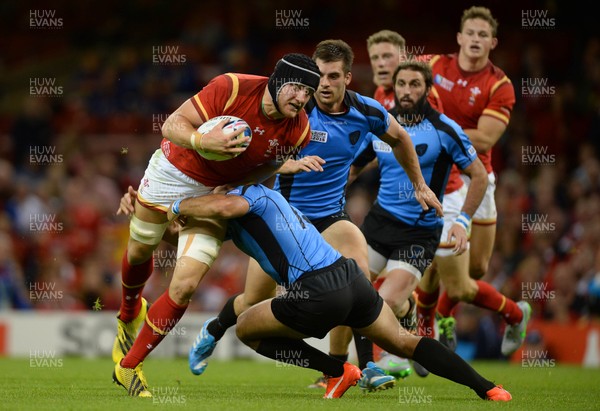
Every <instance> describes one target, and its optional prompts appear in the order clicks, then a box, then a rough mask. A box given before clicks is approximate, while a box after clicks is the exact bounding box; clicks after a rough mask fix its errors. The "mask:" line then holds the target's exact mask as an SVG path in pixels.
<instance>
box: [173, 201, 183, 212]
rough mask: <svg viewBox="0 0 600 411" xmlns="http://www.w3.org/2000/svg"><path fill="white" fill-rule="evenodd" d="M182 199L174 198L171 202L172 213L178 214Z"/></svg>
mask: <svg viewBox="0 0 600 411" xmlns="http://www.w3.org/2000/svg"><path fill="white" fill-rule="evenodd" d="M181 201H182V199H181V198H180V199H179V200H175V201H174V202H173V204H171V212H172V213H173V214H174V215H179V205H180V204H181Z"/></svg>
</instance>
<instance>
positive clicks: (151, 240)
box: [129, 215, 169, 245]
mask: <svg viewBox="0 0 600 411" xmlns="http://www.w3.org/2000/svg"><path fill="white" fill-rule="evenodd" d="M168 226H169V222H168V221H167V222H166V223H149V222H147V221H142V220H140V219H139V218H137V217H136V216H135V215H134V216H133V217H131V221H130V222H129V236H130V237H131V238H133V239H134V240H136V241H139V242H140V243H143V244H148V245H156V244H158V243H160V240H162V237H163V234H164V233H165V230H166V229H167V227H168Z"/></svg>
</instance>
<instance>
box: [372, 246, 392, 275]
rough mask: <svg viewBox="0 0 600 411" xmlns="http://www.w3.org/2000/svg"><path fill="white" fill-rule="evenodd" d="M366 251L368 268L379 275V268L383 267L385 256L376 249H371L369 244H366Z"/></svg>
mask: <svg viewBox="0 0 600 411" xmlns="http://www.w3.org/2000/svg"><path fill="white" fill-rule="evenodd" d="M367 252H368V253H369V270H370V271H371V272H372V273H374V274H376V275H379V274H380V273H381V270H383V268H384V267H385V263H386V261H387V258H385V257H384V256H382V255H381V254H379V253H378V252H377V251H375V250H374V249H373V247H371V246H370V245H368V244H367Z"/></svg>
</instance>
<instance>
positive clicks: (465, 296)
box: [446, 285, 469, 301]
mask: <svg viewBox="0 0 600 411" xmlns="http://www.w3.org/2000/svg"><path fill="white" fill-rule="evenodd" d="M446 293H447V294H448V298H450V299H451V300H453V301H469V291H468V290H467V289H466V287H461V286H456V285H454V286H448V287H447V288H446Z"/></svg>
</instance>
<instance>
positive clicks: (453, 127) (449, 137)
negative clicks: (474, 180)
mask: <svg viewBox="0 0 600 411" xmlns="http://www.w3.org/2000/svg"><path fill="white" fill-rule="evenodd" d="M440 120H441V121H443V122H444V123H446V124H447V126H448V127H444V130H443V137H444V138H442V145H443V146H444V148H445V149H446V151H447V152H448V153H449V154H450V156H451V157H452V161H453V162H454V163H455V164H456V165H457V166H458V168H460V169H461V170H464V169H465V168H467V167H469V166H470V165H471V163H473V161H475V159H476V158H477V150H475V147H473V145H472V144H471V140H470V139H469V137H468V136H467V134H466V133H465V132H464V131H463V129H462V128H461V127H460V126H459V125H458V124H457V123H456V122H455V121H453V120H451V119H450V118H449V117H447V116H445V115H443V114H442V115H441V116H440Z"/></svg>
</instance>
